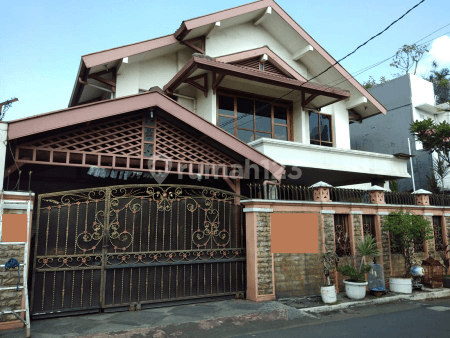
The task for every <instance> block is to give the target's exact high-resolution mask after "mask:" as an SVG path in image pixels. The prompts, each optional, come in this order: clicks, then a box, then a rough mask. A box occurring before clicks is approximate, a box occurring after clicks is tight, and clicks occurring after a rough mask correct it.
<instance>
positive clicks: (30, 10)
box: [0, 0, 450, 120]
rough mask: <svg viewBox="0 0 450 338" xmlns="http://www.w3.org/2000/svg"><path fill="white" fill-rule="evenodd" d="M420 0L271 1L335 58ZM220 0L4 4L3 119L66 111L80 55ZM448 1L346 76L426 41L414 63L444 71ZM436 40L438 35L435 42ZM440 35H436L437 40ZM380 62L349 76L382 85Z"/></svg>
mask: <svg viewBox="0 0 450 338" xmlns="http://www.w3.org/2000/svg"><path fill="white" fill-rule="evenodd" d="M419 1H420V0H378V1H376V2H373V1H361V0H341V1H336V0H316V1H309V0H308V1H306V0H278V1H277V3H278V4H279V5H280V6H281V7H282V8H283V9H284V10H285V11H286V12H287V13H288V14H289V15H290V16H291V17H292V18H293V19H294V20H295V21H297V23H298V24H299V25H300V26H302V27H303V28H304V29H305V30H306V31H307V32H308V33H309V34H310V35H311V36H312V37H313V38H314V39H315V40H316V41H317V42H318V43H319V44H320V45H321V46H322V47H323V48H325V50H326V51H328V53H330V54H331V55H332V56H333V57H334V58H335V59H340V58H342V57H343V56H345V55H347V54H348V53H350V52H351V51H353V50H354V49H355V48H356V47H357V46H359V45H360V44H361V43H363V42H365V41H366V40H367V39H369V38H370V37H372V36H373V35H375V34H377V33H379V32H380V31H382V30H383V29H385V28H386V27H387V26H388V25H389V24H390V23H391V22H393V21H394V20H396V19H397V18H399V17H400V16H401V15H403V14H404V13H405V12H406V11H407V10H408V9H410V8H411V7H413V6H414V5H415V4H417V3H418V2H419ZM247 2H250V1H245V0H227V1H206V0H190V1H186V0H170V1H167V0H158V1H155V0H126V1H125V0H122V1H120V0H76V1H73V0H64V1H60V0H59V1H54V0H45V1H37V0H34V1H31V0H22V1H7V2H4V3H3V4H2V13H3V15H2V18H1V31H0V49H1V54H0V102H3V101H5V100H8V99H10V98H12V97H17V98H18V99H19V101H18V102H15V103H14V104H13V106H12V107H11V108H10V109H9V111H8V112H7V115H6V117H5V120H15V119H18V118H23V117H27V116H31V115H36V114H41V113H45V112H49V111H53V110H58V109H64V108H66V107H67V105H68V103H69V99H70V95H71V93H72V89H73V86H74V82H75V78H76V75H77V71H78V67H79V65H80V60H81V56H82V55H85V54H89V53H93V52H97V51H101V50H104V49H109V48H114V47H118V46H122V45H126V44H130V43H134V42H139V41H143V40H148V39H152V38H156V37H159V36H163V35H167V34H173V33H174V32H175V31H176V29H177V28H178V27H179V26H180V24H181V22H182V21H183V20H187V19H190V18H194V17H197V16H201V15H205V14H209V13H212V12H216V11H219V10H223V9H227V8H231V7H235V6H239V5H242V4H245V3H247ZM449 13H450V1H448V0H426V1H425V2H424V3H422V4H421V5H419V6H418V7H417V8H416V9H414V10H413V11H412V12H410V13H409V14H408V15H406V16H405V17H404V18H403V19H402V20H400V21H399V22H397V23H396V24H395V25H394V26H392V27H391V28H390V29H389V30H387V31H386V32H385V33H383V34H382V35H381V36H379V37H377V38H375V39H374V40H372V41H371V42H369V43H368V44H367V45H365V46H364V47H362V48H361V49H359V50H358V51H357V52H356V53H355V54H353V55H352V56H350V57H348V58H347V59H346V60H344V61H343V62H342V65H343V66H344V68H346V69H347V71H349V72H350V73H351V74H355V73H356V72H357V71H359V70H361V69H364V68H366V67H368V66H371V65H373V64H375V63H377V62H379V61H382V60H384V59H386V58H388V57H391V56H393V55H394V54H395V52H396V51H397V49H398V48H400V47H401V46H402V45H404V44H413V43H415V42H417V41H419V40H421V39H423V38H424V37H426V36H427V35H428V34H430V33H432V32H434V31H435V30H438V29H439V28H441V27H443V26H445V25H447V26H446V27H444V28H443V29H441V30H439V31H438V32H436V33H434V34H432V35H430V36H429V37H427V38H425V39H424V40H422V41H421V43H422V42H425V41H428V40H432V41H431V42H430V44H429V53H427V54H426V55H425V56H424V57H423V59H422V60H421V62H420V63H419V67H418V71H417V74H418V75H426V74H427V73H428V72H429V70H430V69H431V62H432V61H433V60H435V61H437V62H438V64H439V67H440V68H441V67H449V68H450V15H449ZM441 35H443V36H441ZM439 36H441V37H439ZM389 64H390V62H389V61H387V62H385V63H383V64H381V65H379V66H377V67H374V68H372V69H370V70H368V71H366V72H364V73H362V74H360V75H358V76H357V77H356V79H357V80H358V81H360V82H364V81H366V80H367V79H368V78H369V76H373V77H374V78H375V80H378V79H379V78H380V77H381V76H385V77H386V78H387V79H390V78H392V75H393V74H395V73H398V71H397V70H396V69H394V68H392V67H390V66H389Z"/></svg>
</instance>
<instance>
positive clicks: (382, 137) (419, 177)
mask: <svg viewBox="0 0 450 338" xmlns="http://www.w3.org/2000/svg"><path fill="white" fill-rule="evenodd" d="M369 91H370V93H371V94H372V95H373V96H375V97H376V98H377V99H378V101H380V102H381V103H382V104H383V105H384V106H385V107H386V108H387V111H388V112H387V114H386V116H384V115H379V116H375V117H373V118H371V119H369V120H364V121H363V122H362V124H360V123H353V124H351V125H350V135H351V147H352V149H355V150H362V151H371V152H376V153H385V154H395V153H403V154H409V147H408V140H409V142H410V145H411V154H412V155H413V156H414V157H413V158H412V162H413V171H414V182H415V188H416V190H419V189H425V190H430V189H431V187H430V185H429V178H431V177H432V175H433V161H432V156H431V155H430V154H429V153H428V152H426V151H424V150H423V148H422V144H421V143H420V142H418V141H415V139H414V136H413V135H412V134H411V131H410V126H411V123H412V122H413V121H416V120H423V119H428V118H432V119H434V120H436V121H437V122H442V121H449V114H450V112H449V109H448V103H445V102H442V95H435V91H434V89H433V84H432V83H431V82H429V81H427V80H424V79H422V78H421V77H418V76H415V75H412V74H407V75H404V76H401V77H399V78H396V79H393V80H391V81H388V82H386V83H383V84H379V85H376V86H374V87H373V88H370V89H369ZM408 172H409V173H410V174H411V168H410V164H409V163H408ZM444 187H445V188H449V187H450V177H447V179H446V180H445V182H444ZM398 188H399V191H412V190H413V183H412V179H409V178H407V179H399V180H398Z"/></svg>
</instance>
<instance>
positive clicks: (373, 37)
mask: <svg viewBox="0 0 450 338" xmlns="http://www.w3.org/2000/svg"><path fill="white" fill-rule="evenodd" d="M422 2H425V0H422V1H420V2H419V3H418V4H416V5H414V6H413V7H412V8H410V9H409V10H408V11H407V12H406V13H405V14H403V15H402V16H401V17H399V18H398V19H397V20H395V21H394V22H392V23H391V24H390V25H389V26H387V27H386V28H385V29H384V30H382V31H381V32H379V33H378V34H376V35H374V36H372V37H371V38H370V39H369V40H367V41H366V42H364V43H363V44H361V45H359V46H358V47H356V49H355V50H354V51H353V52H351V53H348V54H347V55H346V56H344V57H343V58H342V59H340V60H338V61H336V62H335V63H334V64H332V65H331V66H329V67H328V68H327V69H325V70H324V71H323V72H321V73H319V74H318V75H316V76H314V77H312V78H311V79H309V80H308V81H306V82H309V81H311V80H313V79H315V78H316V77H319V76H320V75H322V74H324V73H325V72H327V71H328V70H330V69H331V68H333V67H334V66H336V65H337V64H338V63H339V62H341V61H343V60H344V59H346V58H348V57H349V56H350V55H352V54H354V53H355V52H356V51H357V50H358V49H360V48H361V47H363V46H364V45H366V44H367V43H369V42H370V41H371V40H373V39H375V38H376V37H378V36H380V35H381V34H383V33H384V32H386V31H387V30H388V29H389V28H391V27H392V26H393V25H394V24H395V23H397V22H398V21H400V20H401V19H403V18H404V17H405V16H406V15H407V14H408V13H409V12H411V11H412V10H413V9H414V8H416V7H417V6H419V5H420V4H421V3H422Z"/></svg>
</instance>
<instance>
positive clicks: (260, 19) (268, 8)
mask: <svg viewBox="0 0 450 338" xmlns="http://www.w3.org/2000/svg"><path fill="white" fill-rule="evenodd" d="M270 14H272V7H270V6H269V7H267V8H266V10H265V11H264V13H263V15H261V16H260V17H259V18H258V19H257V20H256V21H255V22H254V23H253V24H254V25H255V26H258V25H259V24H260V23H262V22H263V21H264V20H266V18H267V17H268V16H269V15H270Z"/></svg>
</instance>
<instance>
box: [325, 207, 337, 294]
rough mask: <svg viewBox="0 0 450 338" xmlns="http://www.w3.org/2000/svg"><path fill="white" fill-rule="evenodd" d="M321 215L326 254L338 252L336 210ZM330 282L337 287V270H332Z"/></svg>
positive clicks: (326, 211)
mask: <svg viewBox="0 0 450 338" xmlns="http://www.w3.org/2000/svg"><path fill="white" fill-rule="evenodd" d="M321 214H322V219H323V247H324V249H325V252H336V247H335V238H334V210H322V211H321ZM330 280H331V283H332V284H335V285H336V280H337V270H335V269H333V270H330ZM336 289H337V286H336Z"/></svg>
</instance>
